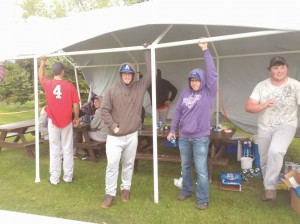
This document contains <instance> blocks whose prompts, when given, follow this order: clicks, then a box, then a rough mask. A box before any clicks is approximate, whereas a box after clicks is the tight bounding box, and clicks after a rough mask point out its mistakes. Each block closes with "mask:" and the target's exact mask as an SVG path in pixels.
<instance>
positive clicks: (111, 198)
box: [101, 194, 115, 208]
mask: <svg viewBox="0 0 300 224" xmlns="http://www.w3.org/2000/svg"><path fill="white" fill-rule="evenodd" d="M114 202H115V196H112V195H109V194H107V195H106V196H105V199H104V201H103V203H102V205H101V208H109V207H110V206H111V205H112V204H113V203H114Z"/></svg>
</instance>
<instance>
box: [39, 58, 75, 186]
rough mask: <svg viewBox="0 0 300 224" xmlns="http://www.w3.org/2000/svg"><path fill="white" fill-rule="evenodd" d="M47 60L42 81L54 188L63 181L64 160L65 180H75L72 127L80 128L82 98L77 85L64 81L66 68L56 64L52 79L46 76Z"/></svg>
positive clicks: (41, 70)
mask: <svg viewBox="0 0 300 224" xmlns="http://www.w3.org/2000/svg"><path fill="white" fill-rule="evenodd" d="M46 60H47V58H46V57H45V56H42V57H41V61H40V68H39V79H40V82H41V84H42V86H43V88H44V90H45V94H46V100H47V105H48V108H47V116H48V131H49V147H50V180H49V182H50V183H51V184H53V185H57V184H58V183H59V181H60V174H61V160H62V158H63V171H64V175H63V180H64V181H65V182H66V183H71V182H72V180H73V171H74V158H73V125H72V112H74V120H73V124H74V126H78V119H79V118H78V117H79V104H78V103H79V97H78V94H77V91H76V88H75V87H74V85H73V84H72V83H70V82H68V81H65V80H63V77H64V66H63V65H62V64H61V63H55V64H54V65H53V66H52V73H53V79H49V78H48V77H46V76H45V63H46Z"/></svg>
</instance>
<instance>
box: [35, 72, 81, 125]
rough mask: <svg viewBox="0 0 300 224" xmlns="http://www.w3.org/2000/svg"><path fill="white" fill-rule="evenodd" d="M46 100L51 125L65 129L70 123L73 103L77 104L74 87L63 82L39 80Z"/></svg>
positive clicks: (44, 78) (42, 78) (45, 78)
mask: <svg viewBox="0 0 300 224" xmlns="http://www.w3.org/2000/svg"><path fill="white" fill-rule="evenodd" d="M40 82H41V84H42V86H43V87H44V90H45V94H46V100H47V105H48V108H47V116H48V118H50V119H51V120H52V123H53V124H54V125H55V126H57V127H59V128H63V127H66V126H67V125H68V124H70V122H72V112H73V103H78V102H79V97H78V94H77V91H76V88H75V87H74V85H73V84H72V83H70V82H68V81H65V80H55V79H49V78H48V77H46V76H42V77H41V78H40Z"/></svg>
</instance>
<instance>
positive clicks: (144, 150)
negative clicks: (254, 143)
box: [135, 126, 235, 183]
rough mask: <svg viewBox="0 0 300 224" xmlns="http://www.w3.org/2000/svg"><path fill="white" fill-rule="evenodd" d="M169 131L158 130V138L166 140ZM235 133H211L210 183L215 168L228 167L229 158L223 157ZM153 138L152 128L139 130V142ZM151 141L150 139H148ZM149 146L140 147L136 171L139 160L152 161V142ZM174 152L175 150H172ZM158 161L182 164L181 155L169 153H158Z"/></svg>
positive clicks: (208, 161)
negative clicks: (219, 166)
mask: <svg viewBox="0 0 300 224" xmlns="http://www.w3.org/2000/svg"><path fill="white" fill-rule="evenodd" d="M168 133H169V130H163V131H159V130H157V137H158V139H160V140H165V139H166V138H167V135H168ZM234 133H235V129H233V130H232V131H231V133H225V132H224V131H211V133H210V136H209V138H210V147H209V155H208V158H207V163H208V176H209V180H210V183H211V182H212V180H213V171H214V166H217V165H227V163H228V158H225V157H223V155H224V152H225V146H226V144H227V143H228V142H229V141H230V140H231V138H232V136H233V135H234ZM149 137H151V138H152V137H153V132H152V126H143V128H142V129H141V130H139V141H142V140H143V139H144V138H149ZM148 140H149V139H148ZM147 143H148V144H147V145H146V146H143V145H139V147H138V149H137V154H136V161H135V169H137V164H138V160H152V159H153V154H152V148H153V145H152V142H151V143H149V141H147ZM172 151H174V150H172ZM157 159H158V161H167V162H181V159H180V155H179V153H178V154H177V155H175V154H168V153H163V154H161V153H159V152H158V157H157Z"/></svg>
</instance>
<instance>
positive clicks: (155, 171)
mask: <svg viewBox="0 0 300 224" xmlns="http://www.w3.org/2000/svg"><path fill="white" fill-rule="evenodd" d="M151 83H152V85H151V88H152V89H151V91H152V132H153V138H152V139H153V140H152V141H153V181H154V202H155V203H158V161H157V137H156V136H157V128H156V125H157V114H156V106H153V105H156V63H155V48H154V47H152V48H151Z"/></svg>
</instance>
